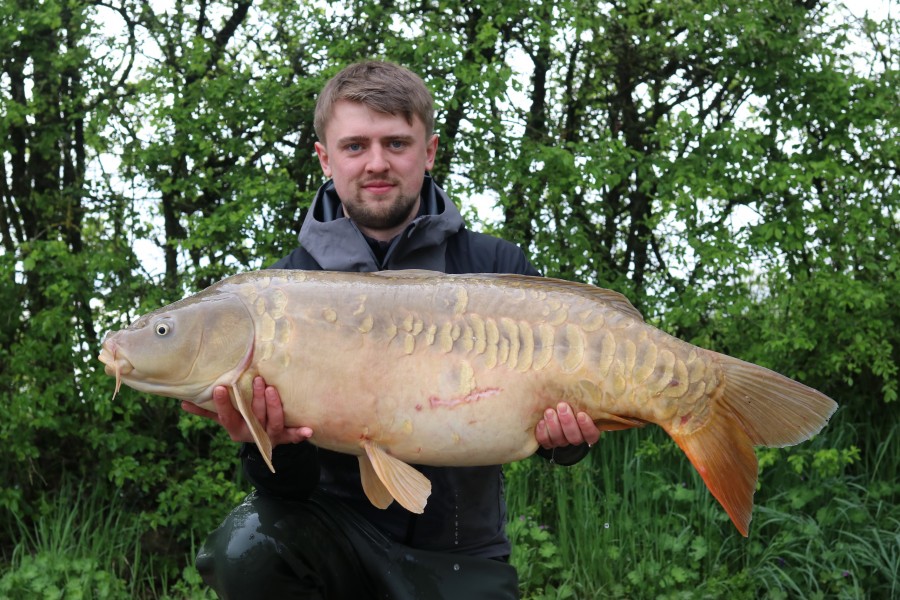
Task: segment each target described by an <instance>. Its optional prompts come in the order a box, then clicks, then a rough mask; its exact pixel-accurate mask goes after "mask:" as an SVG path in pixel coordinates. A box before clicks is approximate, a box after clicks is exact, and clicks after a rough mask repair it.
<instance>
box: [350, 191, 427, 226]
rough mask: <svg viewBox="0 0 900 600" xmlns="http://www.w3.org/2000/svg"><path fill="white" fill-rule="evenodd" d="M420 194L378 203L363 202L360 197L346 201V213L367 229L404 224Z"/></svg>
mask: <svg viewBox="0 0 900 600" xmlns="http://www.w3.org/2000/svg"><path fill="white" fill-rule="evenodd" d="M418 200H419V195H418V194H416V195H414V196H402V195H401V196H398V197H397V198H396V199H395V200H385V201H382V202H378V203H376V204H374V205H373V204H369V203H362V202H360V201H359V200H358V199H356V200H351V201H349V202H347V201H344V202H343V205H344V213H345V214H346V215H347V216H348V217H350V219H351V220H352V221H354V222H355V223H356V224H357V225H359V226H361V227H364V228H366V229H372V230H386V229H393V228H395V227H399V226H400V225H403V224H404V223H405V222H406V221H407V219H409V218H410V215H411V214H412V211H413V209H414V208H415V206H416V203H417V202H418Z"/></svg>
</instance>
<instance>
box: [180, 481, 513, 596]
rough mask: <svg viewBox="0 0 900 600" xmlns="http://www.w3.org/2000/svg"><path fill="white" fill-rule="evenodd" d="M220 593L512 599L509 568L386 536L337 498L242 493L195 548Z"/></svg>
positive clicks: (207, 577) (204, 571)
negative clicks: (297, 498) (296, 498)
mask: <svg viewBox="0 0 900 600" xmlns="http://www.w3.org/2000/svg"><path fill="white" fill-rule="evenodd" d="M197 569H198V570H199V571H200V574H201V575H202V576H203V579H204V581H206V583H207V584H209V585H210V587H212V588H213V589H214V590H215V591H216V592H217V593H218V594H219V596H220V597H221V598H223V599H226V600H251V599H252V600H256V599H266V598H279V599H285V600H288V599H295V598H297V599H300V598H302V599H307V598H310V599H311V598H317V599H323V600H326V599H327V600H344V599H346V600H367V599H379V600H381V599H384V600H482V599H483V600H515V599H516V598H518V577H517V575H516V570H515V569H514V568H513V567H511V566H510V565H509V564H507V563H505V562H503V561H500V560H491V559H485V558H474V557H471V556H466V555H460V554H449V553H442V552H429V551H425V550H417V549H415V548H410V547H408V546H404V545H402V544H398V543H394V542H391V541H390V540H389V539H388V538H386V537H385V536H384V534H382V533H381V532H379V531H378V530H377V529H375V528H374V527H373V526H372V525H371V524H370V523H368V522H367V521H365V520H364V519H362V518H360V517H359V516H358V515H357V514H356V513H354V512H353V511H352V510H350V509H349V508H347V507H345V506H344V505H343V504H341V503H340V502H338V501H336V500H334V499H331V498H327V497H325V496H324V495H323V494H319V493H314V494H313V495H312V497H311V498H310V499H309V500H306V501H291V500H283V499H280V498H274V497H269V496H265V495H263V494H259V493H257V492H253V493H251V494H250V495H249V496H247V498H246V499H245V500H244V502H242V503H241V504H240V505H239V506H238V507H237V508H235V509H234V510H233V511H232V512H231V513H230V514H229V515H228V517H226V519H225V521H224V522H223V523H222V524H221V525H220V526H219V528H218V529H216V530H215V531H213V532H212V533H211V534H210V536H209V538H207V540H206V542H205V543H204V545H203V547H202V548H201V549H200V552H199V554H198V555H197Z"/></svg>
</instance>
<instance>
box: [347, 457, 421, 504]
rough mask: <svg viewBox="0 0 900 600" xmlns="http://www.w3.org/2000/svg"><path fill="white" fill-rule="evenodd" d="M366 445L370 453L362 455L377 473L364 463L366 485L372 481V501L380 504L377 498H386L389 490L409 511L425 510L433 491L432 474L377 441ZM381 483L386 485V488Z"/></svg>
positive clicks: (368, 493) (369, 493)
mask: <svg viewBox="0 0 900 600" xmlns="http://www.w3.org/2000/svg"><path fill="white" fill-rule="evenodd" d="M363 448H364V449H365V451H366V456H360V457H359V460H360V463H362V462H363V461H364V460H367V461H368V462H369V463H370V464H371V468H372V470H373V471H374V472H375V475H376V477H374V478H373V477H371V476H370V475H371V474H367V473H366V471H367V470H368V469H369V467H368V466H362V465H361V467H360V474H361V475H362V476H363V485H364V486H366V485H368V487H367V488H366V489H365V492H366V496H368V498H369V501H371V502H372V504H375V506H378V504H377V503H376V500H377V501H378V502H383V500H384V491H386V492H387V494H388V495H390V496H391V497H393V498H394V500H396V501H397V502H399V503H400V506H402V507H403V508H405V509H406V510H408V511H409V512H412V513H416V514H422V513H423V512H425V504H426V503H427V502H428V496H430V495H431V482H430V481H428V478H427V477H425V476H424V475H422V474H421V473H419V472H418V471H417V470H415V469H414V468H412V467H411V466H409V465H408V464H406V463H405V462H403V461H402V460H400V459H398V458H394V457H393V456H391V455H390V454H388V453H387V452H385V451H384V449H383V448H382V447H381V446H379V445H378V444H376V443H374V442H371V441H366V442H364V443H363ZM366 477H368V479H366ZM373 479H375V480H377V481H378V483H379V484H380V486H377V485H374V483H373ZM367 481H368V484H367V483H366V482H367ZM379 487H383V488H384V491H382V490H381V489H379ZM373 497H374V498H375V499H374V500H373ZM388 504H390V503H388Z"/></svg>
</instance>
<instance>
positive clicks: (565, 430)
mask: <svg viewBox="0 0 900 600" xmlns="http://www.w3.org/2000/svg"><path fill="white" fill-rule="evenodd" d="M534 437H535V438H537V441H538V444H540V445H541V446H542V447H544V448H546V449H548V450H550V449H551V448H560V447H562V446H571V445H580V444H587V445H588V446H593V445H594V444H596V443H597V441H598V440H599V439H600V430H599V429H597V426H596V425H594V422H593V421H592V420H591V418H590V417H589V416H588V415H587V413H584V412H580V413H578V414H575V412H574V411H573V410H572V407H571V406H569V404H568V403H567V402H560V403H559V404H557V406H556V410H553V409H552V408H548V409H547V410H546V411H544V418H543V419H542V420H541V421H539V422H538V424H537V427H535V429H534Z"/></svg>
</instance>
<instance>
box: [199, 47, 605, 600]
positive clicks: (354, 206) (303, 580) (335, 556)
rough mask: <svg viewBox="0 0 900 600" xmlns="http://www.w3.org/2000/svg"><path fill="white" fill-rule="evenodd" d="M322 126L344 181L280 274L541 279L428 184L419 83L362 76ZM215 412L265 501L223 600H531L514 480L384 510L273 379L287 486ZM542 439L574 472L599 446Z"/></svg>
mask: <svg viewBox="0 0 900 600" xmlns="http://www.w3.org/2000/svg"><path fill="white" fill-rule="evenodd" d="M315 127H316V134H317V136H318V138H319V142H317V143H316V144H315V149H316V153H317V154H318V157H319V162H320V164H321V166H322V170H323V172H324V174H325V176H326V177H328V178H330V181H329V182H328V183H326V184H325V185H324V186H322V188H321V189H320V190H319V193H318V194H317V196H316V198H315V200H314V202H313V204H312V207H311V209H310V211H309V214H308V215H307V218H306V220H305V221H304V223H303V226H302V228H301V231H300V236H299V240H300V244H301V245H300V247H298V248H297V249H295V250H294V251H293V252H292V253H291V254H289V255H288V256H286V257H285V258H283V259H282V260H280V261H278V262H277V263H276V264H275V265H274V266H275V267H276V268H291V269H326V270H336V271H376V270H382V269H406V268H418V269H432V270H436V271H443V272H447V273H476V272H494V273H505V272H509V273H521V274H529V275H536V274H537V271H536V270H535V269H534V267H532V266H531V265H530V264H529V263H528V261H527V260H526V258H525V255H524V253H523V252H522V250H521V249H519V248H518V247H516V246H515V245H513V244H510V243H508V242H505V241H502V240H499V239H497V238H493V237H490V236H486V235H483V234H478V233H474V232H471V231H469V230H467V229H466V228H465V227H464V225H463V222H462V217H461V216H460V214H459V211H458V210H457V209H456V207H455V206H454V205H453V203H452V202H451V201H450V200H449V199H448V198H447V196H446V194H445V193H444V191H443V190H441V189H440V188H439V187H438V186H437V185H435V184H434V182H433V181H432V180H431V178H430V177H429V176H428V175H427V172H428V171H429V170H430V169H431V168H432V166H433V164H434V158H435V154H436V152H437V145H438V137H437V135H435V134H434V109H433V104H432V98H431V95H430V93H429V92H428V90H427V88H426V87H425V85H424V83H423V82H422V80H421V79H420V78H419V77H418V76H416V75H415V74H413V73H412V72H410V71H408V70H407V69H405V68H402V67H399V66H397V65H393V64H390V63H380V62H364V63H359V64H355V65H351V66H349V67H347V68H346V69H344V70H343V71H341V72H340V73H339V74H338V75H336V76H335V77H334V78H333V79H332V80H330V81H329V82H328V83H327V84H326V86H325V88H324V89H323V91H322V94H321V95H320V97H319V100H318V103H317V106H316V115H315ZM322 351H323V352H327V351H328V349H327V348H323V349H322ZM372 368H373V369H377V368H378V366H377V365H372ZM348 376H349V377H366V374H365V373H348ZM213 397H214V402H215V404H216V408H217V411H218V412H217V413H212V412H209V411H205V410H203V409H200V408H198V407H196V406H195V405H193V404H192V403H185V404H183V405H182V406H183V408H184V409H185V410H187V411H189V412H192V413H194V414H198V415H202V416H206V417H209V418H212V419H215V420H217V421H218V422H220V423H221V424H222V425H223V426H224V427H225V429H226V430H227V431H228V432H229V434H230V435H231V437H232V439H234V440H235V441H241V442H244V444H243V446H242V449H241V458H242V460H243V464H244V469H245V472H246V474H247V476H248V478H249V479H250V481H251V482H252V483H253V484H254V486H255V488H256V491H255V492H253V493H252V494H251V495H250V496H248V498H247V499H246V500H245V501H244V502H243V503H242V504H241V505H240V506H238V507H237V508H236V509H234V511H232V513H231V514H230V515H229V516H228V517H227V518H226V520H225V522H224V523H223V524H222V525H221V526H220V528H219V529H217V530H216V531H215V532H213V533H212V534H211V535H210V537H209V539H208V540H207V541H206V544H205V545H204V547H203V548H202V549H201V551H200V553H199V555H198V557H197V567H198V569H199V570H200V572H201V574H202V575H203V577H204V579H205V580H206V581H207V582H208V583H209V584H210V585H211V586H212V587H213V588H214V589H215V590H216V591H217V592H218V593H219V594H220V596H222V597H223V598H272V597H278V598H337V599H342V598H348V599H358V598H390V599H391V600H395V599H404V598H409V599H422V598H424V599H429V600H430V599H432V598H463V597H468V598H473V599H474V598H515V597H517V590H516V587H517V580H516V574H515V570H514V569H513V568H512V567H511V566H509V564H508V557H509V552H510V543H509V539H508V538H507V537H506V534H505V530H504V525H505V521H506V508H505V502H504V500H503V489H502V488H503V483H502V472H501V468H500V467H499V466H487V467H466V468H460V467H443V468H438V467H428V466H424V467H419V468H420V470H421V471H422V472H423V474H425V475H426V476H427V477H428V478H429V479H430V480H431V482H432V494H431V496H430V497H429V500H428V504H427V506H426V508H425V512H424V513H423V514H421V515H414V514H412V513H409V512H408V511H406V510H405V509H403V508H402V507H400V506H398V505H397V503H393V504H392V505H391V506H389V507H388V508H387V509H385V510H381V509H378V508H376V507H374V506H373V505H372V504H371V503H370V502H369V500H368V499H367V498H366V496H365V494H364V493H363V491H362V486H361V484H360V475H359V468H358V463H357V460H356V458H355V457H352V456H348V455H342V454H338V453H335V452H330V451H327V450H322V449H318V448H316V447H315V446H314V445H312V444H310V443H308V442H306V440H308V439H310V438H312V439H313V440H314V439H315V432H314V431H312V430H311V429H310V428H308V427H285V426H284V418H283V413H282V407H281V400H280V398H279V396H278V392H277V390H275V389H274V388H272V387H267V386H266V385H265V382H264V381H262V379H261V378H257V380H256V381H255V382H254V396H253V410H254V412H255V413H256V415H257V417H258V418H259V420H260V422H261V423H262V425H263V427H265V428H266V431H267V433H268V434H269V437H270V438H271V439H272V442H273V445H275V449H274V452H273V462H274V465H275V469H276V473H274V474H272V473H270V472H269V471H268V469H267V468H266V467H265V465H264V463H263V461H262V458H261V456H260V455H259V453H258V451H257V449H256V447H255V446H254V445H253V444H252V443H249V442H251V441H252V438H251V437H250V433H249V431H248V430H247V427H246V425H245V424H244V421H243V419H242V418H241V417H240V415H239V414H238V413H237V412H236V411H235V410H234V408H232V406H231V404H230V401H229V398H228V392H227V390H226V389H225V388H224V387H220V388H217V389H216V390H215V392H214V396H213ZM535 436H536V438H537V441H538V442H539V444H540V445H541V447H542V449H543V450H542V451H541V452H542V453H543V454H545V455H546V456H547V457H548V458H551V459H553V460H555V462H557V463H560V464H572V463H574V462H577V461H578V460H580V459H581V458H583V457H584V455H585V454H586V452H587V447H588V446H590V444H592V443H594V442H596V441H597V439H598V438H599V436H600V432H599V431H598V430H597V428H596V427H595V426H594V424H593V423H592V422H591V420H590V418H589V417H588V416H587V415H586V414H584V413H579V414H578V415H575V414H573V412H572V409H571V408H570V407H569V406H568V405H567V404H559V405H558V406H557V410H548V411H547V413H546V415H545V418H544V420H543V421H541V423H539V424H538V426H537V428H536V430H535Z"/></svg>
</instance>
